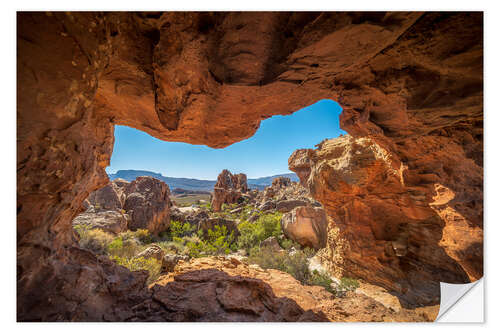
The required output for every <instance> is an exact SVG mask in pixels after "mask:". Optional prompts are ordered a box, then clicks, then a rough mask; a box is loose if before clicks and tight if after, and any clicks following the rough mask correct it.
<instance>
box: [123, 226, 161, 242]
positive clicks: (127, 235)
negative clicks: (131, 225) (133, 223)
mask: <svg viewBox="0 0 500 333" xmlns="http://www.w3.org/2000/svg"><path fill="white" fill-rule="evenodd" d="M120 237H121V238H122V239H123V240H128V239H135V240H137V241H139V242H141V243H142V244H150V243H152V242H154V240H155V239H154V236H153V235H152V234H151V233H150V232H149V230H147V229H137V230H136V231H132V230H127V231H125V232H123V233H121V234H120Z"/></svg>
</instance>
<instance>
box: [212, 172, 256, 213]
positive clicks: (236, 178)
mask: <svg viewBox="0 0 500 333" xmlns="http://www.w3.org/2000/svg"><path fill="white" fill-rule="evenodd" d="M247 191H248V186H247V176H246V175H245V174H243V173H239V174H236V175H233V174H232V173H231V172H229V170H222V172H221V173H220V174H219V176H218V177H217V183H216V184H215V186H214V194H213V197H212V210H213V211H214V212H218V211H220V210H221V208H222V205H223V204H233V203H238V202H239V201H240V200H241V199H242V194H243V193H246V192H247Z"/></svg>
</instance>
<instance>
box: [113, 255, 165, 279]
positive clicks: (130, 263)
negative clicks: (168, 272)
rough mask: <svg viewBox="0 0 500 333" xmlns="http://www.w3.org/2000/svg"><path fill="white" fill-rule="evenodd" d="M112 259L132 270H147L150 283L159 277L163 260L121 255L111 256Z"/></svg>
mask: <svg viewBox="0 0 500 333" xmlns="http://www.w3.org/2000/svg"><path fill="white" fill-rule="evenodd" d="M110 259H111V260H113V261H114V262H116V263H117V264H118V265H122V266H124V267H126V268H128V269H129V270H131V271H139V270H146V271H148V272H149V277H148V280H147V283H148V284H150V283H152V282H154V281H156V280H157V279H158V277H159V276H160V273H161V262H160V261H158V260H156V259H155V258H149V259H146V258H143V257H138V258H135V257H132V258H126V257H119V256H111V257H110Z"/></svg>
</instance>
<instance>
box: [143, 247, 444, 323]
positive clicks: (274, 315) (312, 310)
mask: <svg viewBox="0 0 500 333" xmlns="http://www.w3.org/2000/svg"><path fill="white" fill-rule="evenodd" d="M151 287H152V288H151V290H152V292H153V300H154V303H153V304H155V305H156V306H150V305H151V303H148V307H147V308H146V306H144V308H145V309H147V310H146V311H150V312H149V313H148V312H146V311H145V312H146V313H145V314H147V315H149V316H151V317H153V315H156V316H158V317H160V318H162V319H159V320H176V321H432V320H434V318H435V316H436V315H437V312H436V309H425V310H424V311H421V312H417V311H408V310H400V311H398V312H396V311H393V310H391V309H390V308H387V307H385V306H384V305H383V304H382V303H379V302H377V301H375V300H374V299H372V298H370V297H367V296H365V295H361V294H357V293H353V292H349V293H348V294H347V295H346V297H344V298H335V297H333V295H332V294H330V293H329V292H327V291H326V290H325V289H324V288H323V287H319V286H304V285H301V284H300V282H299V281H297V280H295V279H294V278H293V277H292V276H291V275H289V274H287V273H284V272H281V271H277V270H274V269H267V270H264V269H261V268H260V267H258V266H256V265H247V264H245V263H242V262H241V261H239V260H238V259H236V258H234V257H233V258H227V259H226V258H200V259H192V260H191V261H189V262H182V263H181V262H179V264H178V265H177V266H176V267H175V271H174V272H172V273H170V274H167V275H164V276H162V277H160V278H159V279H158V280H157V281H156V282H155V283H154V284H153V285H152V286H151ZM158 304H161V306H158ZM165 308H166V309H167V310H168V311H165Z"/></svg>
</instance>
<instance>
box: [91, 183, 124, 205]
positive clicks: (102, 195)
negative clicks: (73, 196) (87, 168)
mask: <svg viewBox="0 0 500 333" xmlns="http://www.w3.org/2000/svg"><path fill="white" fill-rule="evenodd" d="M122 194H123V192H122V191H119V187H118V186H117V185H115V184H114V182H110V183H109V184H108V185H106V186H104V187H103V188H100V189H99V190H97V191H94V192H92V193H90V195H89V197H88V201H89V203H90V204H91V205H92V206H94V209H96V210H117V211H119V210H121V209H122V208H123V202H124V200H123V199H124V198H123V196H122Z"/></svg>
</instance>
